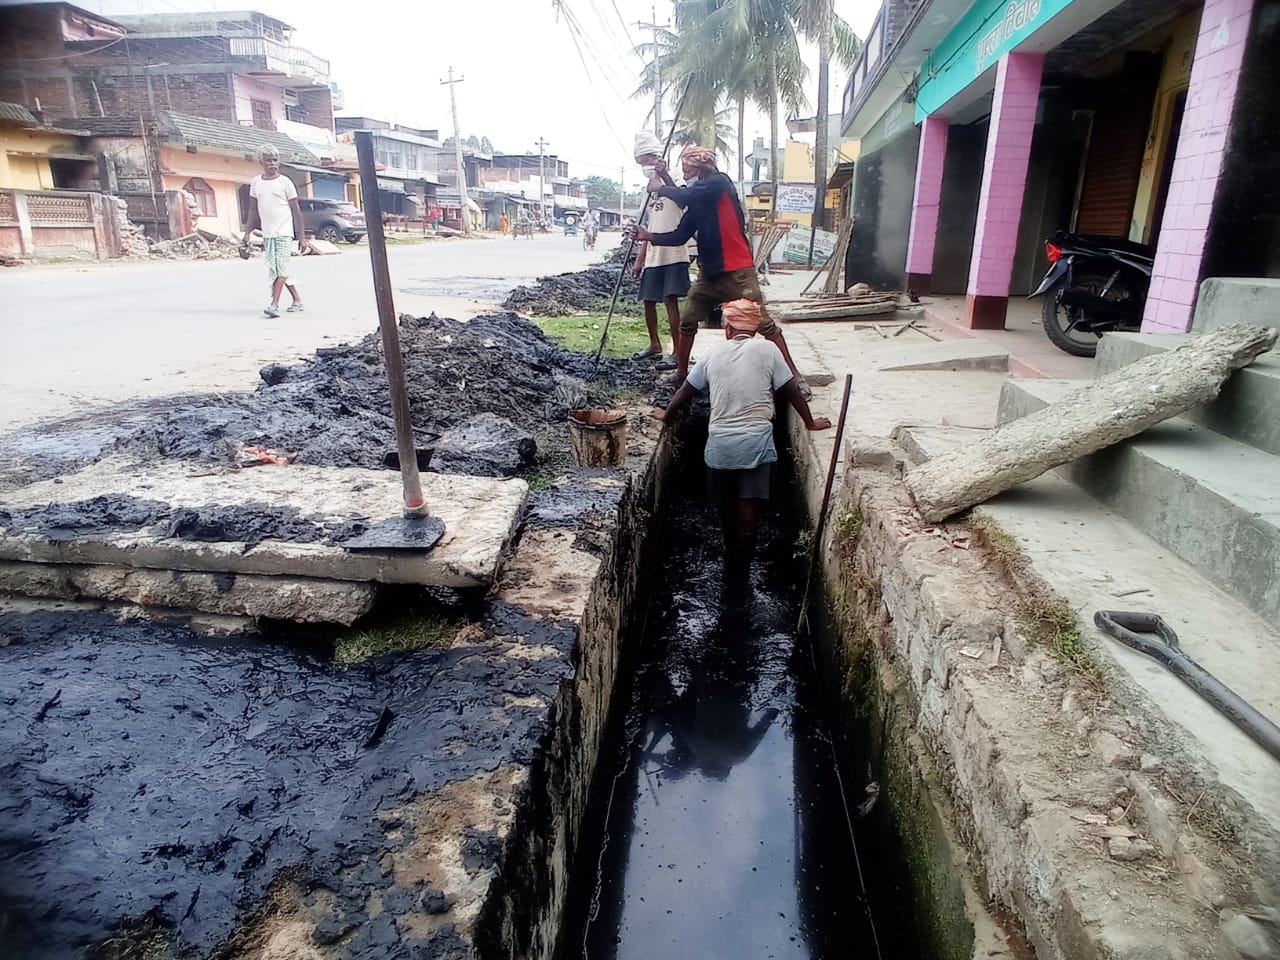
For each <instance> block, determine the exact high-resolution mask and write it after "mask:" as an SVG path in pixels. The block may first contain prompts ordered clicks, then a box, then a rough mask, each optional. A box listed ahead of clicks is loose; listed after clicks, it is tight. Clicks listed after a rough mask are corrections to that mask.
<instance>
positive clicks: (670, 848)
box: [559, 425, 925, 960]
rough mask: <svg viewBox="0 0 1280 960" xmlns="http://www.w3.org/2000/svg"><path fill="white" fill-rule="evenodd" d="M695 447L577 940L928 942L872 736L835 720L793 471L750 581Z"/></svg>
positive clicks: (574, 943) (672, 952)
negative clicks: (875, 773) (810, 619)
mask: <svg viewBox="0 0 1280 960" xmlns="http://www.w3.org/2000/svg"><path fill="white" fill-rule="evenodd" d="M687 429H689V428H687ZM690 432H691V430H690ZM701 439H702V440H705V425H704V427H703V436H702V438H701ZM780 439H781V438H780ZM684 444H685V449H684V450H683V451H682V455H681V458H680V464H679V465H678V466H677V467H676V468H675V469H676V470H677V472H678V474H679V475H678V477H676V478H675V483H676V484H677V485H678V487H679V489H678V491H677V492H676V494H675V496H674V497H672V498H671V504H670V507H669V508H668V509H667V510H666V511H664V512H663V513H662V514H661V516H660V518H659V519H658V521H657V522H658V523H660V524H661V525H662V530H660V531H659V532H658V533H659V545H658V553H659V555H660V556H661V557H662V559H661V562H660V565H659V570H658V572H657V573H656V575H655V582H654V584H653V589H652V592H651V598H650V603H649V607H648V610H647V612H646V613H643V614H642V618H643V622H644V626H643V638H642V640H641V646H640V649H639V651H638V654H637V659H638V663H637V669H636V672H635V675H634V679H633V681H632V685H631V690H630V693H629V696H628V695H627V694H626V693H623V696H625V697H626V699H625V700H620V701H619V702H623V703H625V704H626V706H625V707H624V708H623V711H624V716H623V717H622V719H621V722H620V724H618V726H619V727H620V729H619V730H618V731H617V733H616V734H615V735H614V738H613V740H612V748H611V749H609V750H607V751H606V753H605V755H604V756H603V757H602V760H601V765H600V772H599V774H598V776H597V788H596V796H595V800H594V807H595V810H594V815H595V820H596V823H595V824H594V826H593V827H589V829H588V833H587V840H586V842H585V843H584V846H583V848H582V858H581V859H580V860H579V863H581V864H582V865H583V866H582V868H581V870H582V872H581V874H580V875H579V877H578V878H577V893H576V896H575V898H574V902H573V903H572V904H571V906H570V908H569V917H568V919H567V921H566V924H565V927H564V929H563V931H562V935H561V940H560V945H559V956H560V957H561V958H562V960H577V958H583V960H588V958H589V960H615V958H653V957H675V956H690V957H700V958H714V957H732V958H760V960H765V958H772V957H807V958H827V957H831V958H834V957H840V958H859V957H867V958H877V957H885V958H889V957H922V956H924V955H925V954H924V953H922V952H921V951H920V949H918V944H917V942H916V937H915V929H916V925H915V923H914V921H913V917H912V913H911V906H910V904H911V901H912V897H911V895H910V892H909V890H908V888H907V881H906V869H905V865H904V862H903V859H902V856H901V853H900V851H899V849H898V845H897V841H896V837H895V834H894V833H893V828H892V825H891V823H890V820H889V818H888V815H887V814H886V813H885V811H884V810H883V809H882V808H881V809H877V808H876V805H875V798H876V794H877V785H876V784H875V783H874V781H873V780H872V774H871V772H870V770H869V769H868V764H867V761H866V752H865V749H863V748H861V747H858V746H856V745H854V744H853V742H852V740H851V738H849V737H845V736H841V737H839V738H838V739H837V740H835V741H833V740H832V738H831V737H830V735H829V734H828V730H829V729H830V726H829V724H828V722H827V718H826V716H825V707H824V705H823V699H824V695H823V692H822V691H823V690H824V689H825V688H826V687H827V685H825V684H821V683H819V682H818V677H817V674H816V669H815V662H814V659H813V655H812V653H811V646H810V641H809V640H808V639H807V638H799V639H798V638H797V636H796V621H797V617H798V614H799V604H800V595H801V592H802V587H801V585H800V582H799V581H800V580H801V579H802V578H803V576H804V570H805V562H806V555H805V553H804V548H803V547H802V546H800V545H799V544H801V543H802V542H803V538H801V537H800V536H799V533H800V528H799V523H798V519H799V518H798V516H797V509H796V505H797V504H798V502H799V497H798V494H797V492H796V491H795V490H794V489H792V488H791V487H790V486H789V484H788V483H787V482H786V480H785V478H784V477H785V475H786V474H788V473H789V471H788V470H786V468H785V465H783V464H780V465H779V468H778V470H777V475H776V477H775V491H774V493H775V499H774V502H773V507H772V510H771V511H770V513H769V515H768V517H767V519H766V521H765V522H764V524H763V525H762V528H761V531H760V537H759V545H758V549H757V553H756V558H755V562H754V563H753V565H752V567H751V572H750V576H749V582H726V576H725V571H724V549H723V546H722V542H723V541H722V537H721V533H720V528H719V522H718V518H717V517H716V516H715V515H714V513H713V512H712V511H711V509H710V508H709V507H708V505H707V504H706V501H705V495H704V494H703V493H702V485H703V483H704V481H703V469H702V465H701V462H702V455H701V449H700V444H699V443H698V438H687V437H686V438H684ZM780 446H781V444H780ZM816 619H817V618H815V620H816ZM840 726H841V728H843V726H844V725H840ZM842 775H843V776H842Z"/></svg>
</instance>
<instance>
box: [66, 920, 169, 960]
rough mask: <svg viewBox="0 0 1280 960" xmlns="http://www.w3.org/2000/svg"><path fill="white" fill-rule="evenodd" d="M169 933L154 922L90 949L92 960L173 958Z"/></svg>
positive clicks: (89, 955)
mask: <svg viewBox="0 0 1280 960" xmlns="http://www.w3.org/2000/svg"><path fill="white" fill-rule="evenodd" d="M171 946H172V941H171V938H170V934H169V931H168V930H166V929H165V928H164V927H162V926H160V925H159V924H157V923H155V922H154V921H150V920H148V921H144V922H143V924H142V925H141V926H139V927H135V928H133V929H131V930H127V931H124V932H121V933H118V934H116V935H115V936H113V937H109V938H108V939H106V940H103V941H101V942H99V943H96V944H94V945H93V946H92V947H90V948H89V951H88V954H87V956H88V957H90V960H161V958H168V957H172V956H173V952H172V950H171Z"/></svg>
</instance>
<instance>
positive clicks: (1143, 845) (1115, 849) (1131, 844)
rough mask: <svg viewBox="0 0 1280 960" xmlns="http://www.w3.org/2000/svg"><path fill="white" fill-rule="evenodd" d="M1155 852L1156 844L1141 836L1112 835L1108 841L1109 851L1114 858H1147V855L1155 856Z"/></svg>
mask: <svg viewBox="0 0 1280 960" xmlns="http://www.w3.org/2000/svg"><path fill="white" fill-rule="evenodd" d="M1155 852H1156V848H1155V845H1154V844H1152V843H1151V841H1149V840H1143V839H1142V838H1141V837H1137V838H1134V839H1130V838H1129V837H1112V838H1111V839H1110V840H1108V841H1107V853H1108V854H1110V855H1111V859H1112V860H1121V861H1125V862H1129V861H1133V860H1145V859H1146V858H1147V857H1151V856H1154V855H1155Z"/></svg>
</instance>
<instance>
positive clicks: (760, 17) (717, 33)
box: [676, 0, 806, 219]
mask: <svg viewBox="0 0 1280 960" xmlns="http://www.w3.org/2000/svg"><path fill="white" fill-rule="evenodd" d="M790 2H794V0H701V3H700V4H699V6H703V7H711V8H713V9H711V10H710V12H709V13H707V15H706V17H705V19H704V20H703V22H702V24H701V25H700V26H699V28H698V30H697V32H696V34H694V35H693V36H692V39H693V44H692V47H693V50H695V51H697V54H698V55H700V57H701V58H702V62H709V63H711V64H714V65H715V66H714V70H715V73H716V76H717V79H718V80H719V83H720V88H721V90H722V91H724V92H725V93H727V94H728V95H729V96H730V97H732V98H733V99H736V100H737V105H738V111H739V124H738V155H739V157H741V156H743V155H744V153H745V143H744V140H745V137H744V130H743V121H742V119H741V118H742V116H743V114H744V113H745V107H746V103H747V101H748V100H750V101H751V102H753V103H755V104H757V105H758V106H760V107H761V108H763V109H765V110H766V111H768V114H769V176H770V179H771V180H772V184H773V195H774V196H775V197H776V196H777V193H778V175H779V172H780V169H779V168H780V164H779V163H778V112H779V107H780V105H783V106H785V107H786V108H787V110H788V111H790V112H795V113H798V112H800V111H801V110H802V109H803V106H804V102H805V97H804V86H803V85H804V77H805V73H806V69H805V66H804V61H803V59H802V58H801V56H800V45H799V42H798V39H797V36H796V30H795V24H794V21H793V20H792V17H791V11H790V10H789V9H788V3H790ZM676 9H677V10H679V9H680V7H679V6H678V7H677V8H676ZM743 173H744V171H743V170H742V167H741V163H740V165H739V180H740V181H741V179H742V177H743ZM776 215H777V212H776V210H772V212H771V213H770V219H773V218H774V217H776Z"/></svg>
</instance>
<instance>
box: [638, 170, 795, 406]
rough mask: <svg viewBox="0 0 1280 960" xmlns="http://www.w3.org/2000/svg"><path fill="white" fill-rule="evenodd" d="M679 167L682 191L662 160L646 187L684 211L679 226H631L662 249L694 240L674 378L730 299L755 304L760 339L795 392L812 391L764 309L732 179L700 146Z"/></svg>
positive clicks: (686, 367)
mask: <svg viewBox="0 0 1280 960" xmlns="http://www.w3.org/2000/svg"><path fill="white" fill-rule="evenodd" d="M680 164H681V166H682V168H683V170H684V177H685V180H686V181H688V184H689V185H688V186H687V187H678V186H676V184H675V181H674V180H672V179H671V176H670V174H669V173H668V172H667V165H666V163H665V162H662V161H659V162H658V163H657V164H655V173H656V174H657V176H656V177H655V179H654V180H652V181H651V182H650V186H649V189H650V190H651V191H652V192H653V193H655V194H657V195H658V196H661V197H667V198H669V199H671V200H674V201H675V202H676V203H677V204H679V205H680V206H682V207H684V208H685V213H684V217H683V218H682V219H681V221H680V224H679V226H677V227H676V228H675V229H674V230H671V231H668V232H667V233H654V232H653V231H651V230H646V229H645V228H644V227H637V228H636V238H637V239H639V240H646V241H648V242H649V243H651V244H656V245H658V246H663V247H666V246H672V247H684V245H685V244H687V243H688V242H689V240H690V239H691V238H692V237H693V236H694V235H697V238H698V280H697V282H696V283H694V285H693V287H692V288H691V289H690V290H689V299H688V300H687V301H686V303H685V307H684V311H683V312H682V313H681V316H680V328H681V338H680V344H679V349H678V350H677V351H676V379H677V380H683V379H684V378H685V376H686V375H687V374H688V372H689V353H690V351H692V349H693V338H694V336H695V335H696V334H697V332H698V327H699V326H700V325H701V324H702V323H703V322H704V321H706V320H708V319H709V318H710V315H711V312H712V311H713V310H714V309H715V308H716V307H718V306H720V305H721V304H723V303H726V302H728V301H730V300H738V299H746V300H751V301H754V302H755V303H758V304H760V317H761V321H760V335H761V336H762V337H764V338H765V339H766V340H771V341H773V343H774V345H775V346H777V348H778V350H779V351H780V352H781V354H782V359H783V360H784V361H786V364H787V367H788V368H789V369H790V370H791V372H792V374H793V375H794V376H795V378H796V385H797V386H798V387H799V388H800V391H801V393H812V391H810V390H809V385H808V384H807V383H805V382H804V378H803V377H802V376H800V373H799V371H798V370H796V365H795V362H794V361H793V360H792V359H791V352H790V351H789V350H788V349H787V341H786V339H785V338H784V337H783V336H782V331H781V330H780V329H779V328H778V325H777V324H776V323H774V322H773V320H772V319H771V318H770V316H769V314H768V312H767V311H766V310H765V309H764V295H763V294H762V293H761V292H760V281H759V278H758V277H757V275H756V264H755V255H754V254H753V253H752V252H751V241H750V240H748V239H747V227H746V219H745V217H744V216H743V213H742V203H741V202H740V201H739V199H738V191H737V190H736V189H735V188H734V186H733V181H732V180H730V179H729V178H728V177H727V176H725V175H724V174H723V173H721V172H720V171H719V170H717V169H716V154H715V151H714V150H709V149H707V148H706V147H697V146H688V147H685V148H684V150H683V151H682V152H681V154H680Z"/></svg>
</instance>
